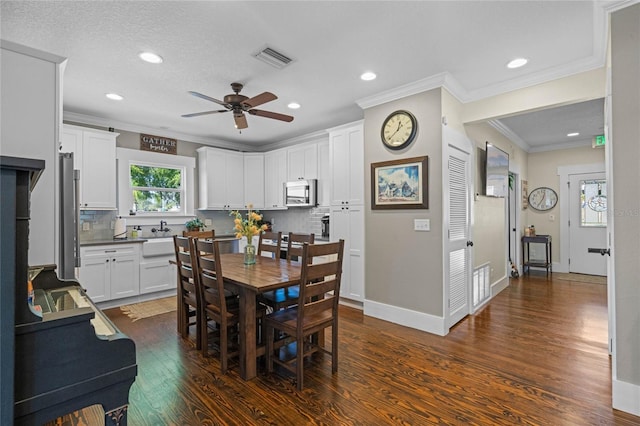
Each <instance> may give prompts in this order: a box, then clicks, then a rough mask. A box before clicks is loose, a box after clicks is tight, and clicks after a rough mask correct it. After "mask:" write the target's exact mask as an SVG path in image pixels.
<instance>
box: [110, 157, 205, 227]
mask: <svg viewBox="0 0 640 426" xmlns="http://www.w3.org/2000/svg"><path fill="white" fill-rule="evenodd" d="M116 153H117V154H116V157H117V160H118V161H117V169H118V214H119V215H120V216H123V217H129V218H131V219H134V218H136V217H138V218H140V219H141V220H142V219H143V218H144V217H152V216H153V217H158V216H160V217H179V216H191V215H193V210H194V188H195V184H194V174H195V168H196V159H195V157H186V156H181V155H168V154H160V153H157V152H149V151H139V150H135V149H128V148H121V147H118V148H117V149H116ZM133 223H135V220H134V222H133ZM140 223H142V224H145V223H147V222H145V221H142V222H140Z"/></svg>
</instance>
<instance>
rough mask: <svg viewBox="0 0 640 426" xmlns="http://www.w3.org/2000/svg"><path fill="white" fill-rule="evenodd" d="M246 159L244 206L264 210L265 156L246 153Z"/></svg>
mask: <svg viewBox="0 0 640 426" xmlns="http://www.w3.org/2000/svg"><path fill="white" fill-rule="evenodd" d="M243 157H244V204H245V206H246V207H249V204H252V205H253V208H254V209H262V208H264V206H265V204H264V199H265V195H264V188H265V179H264V154H259V153H249V154H247V153H245V154H244V155H243Z"/></svg>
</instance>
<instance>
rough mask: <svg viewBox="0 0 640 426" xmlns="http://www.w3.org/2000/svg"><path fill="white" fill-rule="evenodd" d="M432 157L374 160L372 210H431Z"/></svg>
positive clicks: (372, 166) (372, 168) (372, 167)
mask: <svg viewBox="0 0 640 426" xmlns="http://www.w3.org/2000/svg"><path fill="white" fill-rule="evenodd" d="M428 159H429V157H427V156H424V157H412V158H405V159H403V160H392V161H383V162H380V163H371V209H373V210H379V209H380V210H382V209H428V208H429V193H428V188H429V185H428V182H427V179H428V176H429V175H428V173H427V162H428Z"/></svg>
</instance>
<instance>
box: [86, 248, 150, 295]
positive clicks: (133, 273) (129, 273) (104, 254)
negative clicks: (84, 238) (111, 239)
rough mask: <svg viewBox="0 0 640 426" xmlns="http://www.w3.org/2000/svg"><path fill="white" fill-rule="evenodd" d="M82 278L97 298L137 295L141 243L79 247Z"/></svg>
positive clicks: (89, 290) (90, 292) (88, 292)
mask: <svg viewBox="0 0 640 426" xmlns="http://www.w3.org/2000/svg"><path fill="white" fill-rule="evenodd" d="M80 258H81V260H80V261H81V267H80V274H79V281H80V283H81V284H82V286H83V287H84V288H85V289H86V290H87V294H88V295H89V297H91V300H93V301H94V302H104V301H107V300H113V299H120V298H123V297H130V296H135V295H137V294H138V293H139V288H140V266H139V265H140V249H139V245H138V244H109V245H104V246H88V247H81V248H80Z"/></svg>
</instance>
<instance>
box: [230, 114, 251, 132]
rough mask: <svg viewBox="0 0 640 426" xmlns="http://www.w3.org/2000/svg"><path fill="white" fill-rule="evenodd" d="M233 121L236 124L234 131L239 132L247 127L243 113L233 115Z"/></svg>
mask: <svg viewBox="0 0 640 426" xmlns="http://www.w3.org/2000/svg"><path fill="white" fill-rule="evenodd" d="M233 119H234V121H235V122H236V129H238V130H241V129H246V128H247V127H249V125H248V124H247V117H245V115H244V114H243V113H239V114H233Z"/></svg>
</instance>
